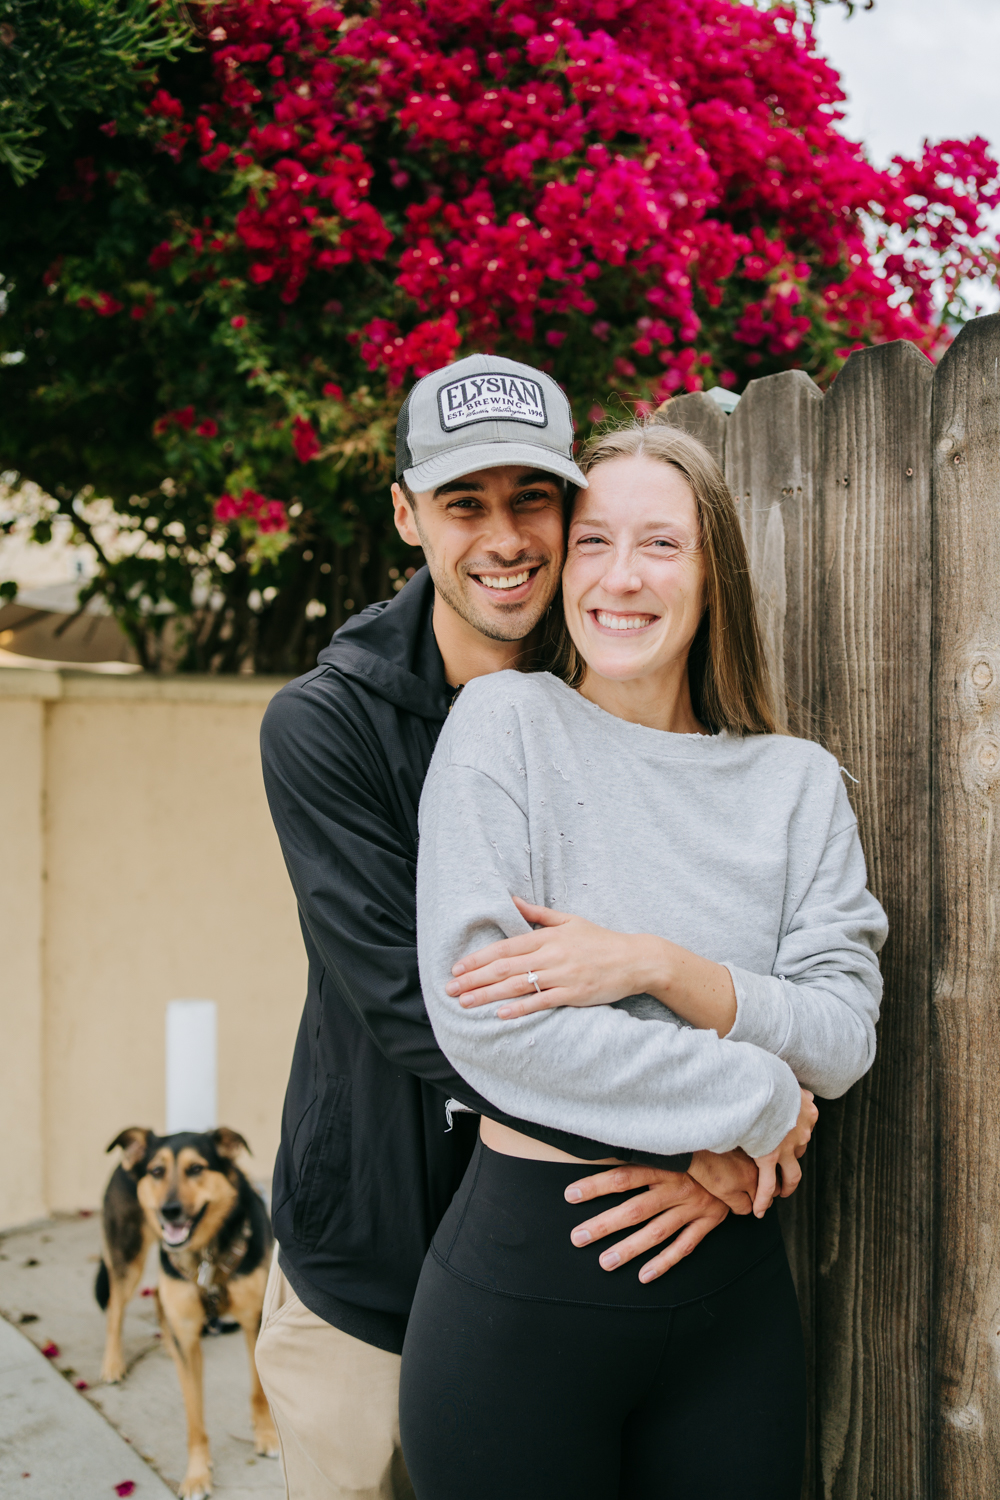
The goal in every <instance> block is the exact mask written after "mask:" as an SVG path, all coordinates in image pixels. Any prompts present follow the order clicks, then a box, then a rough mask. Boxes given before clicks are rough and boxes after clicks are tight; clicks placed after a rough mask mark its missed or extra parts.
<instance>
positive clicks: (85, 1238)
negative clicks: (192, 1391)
mask: <svg viewBox="0 0 1000 1500" xmlns="http://www.w3.org/2000/svg"><path fill="white" fill-rule="evenodd" d="M100 1245H101V1230H100V1220H99V1218H98V1217H97V1215H96V1214H94V1215H87V1216H82V1215H81V1216H76V1217H69V1216H66V1217H61V1218H56V1219H52V1220H49V1221H47V1222H46V1223H44V1224H40V1225H34V1226H32V1227H31V1228H29V1229H19V1230H13V1231H10V1232H8V1233H7V1234H4V1235H2V1236H0V1313H2V1314H3V1316H4V1318H6V1319H7V1320H8V1323H9V1324H10V1325H13V1326H12V1327H8V1326H5V1325H4V1324H3V1323H2V1322H0V1493H2V1495H3V1497H4V1500H7V1497H8V1496H11V1497H13V1500H20V1497H21V1495H22V1492H23V1496H24V1500H62V1497H63V1496H66V1497H67V1500H68V1497H69V1496H72V1497H73V1500H91V1497H92V1496H93V1497H94V1500H96V1497H98V1496H100V1497H101V1500H112V1497H113V1495H114V1485H116V1484H119V1483H121V1482H122V1481H127V1480H129V1479H131V1480H133V1481H134V1483H135V1486H136V1488H135V1491H134V1494H135V1497H136V1500H145V1497H146V1496H147V1495H148V1496H149V1497H150V1500H153V1497H156V1500H165V1496H166V1495H167V1494H169V1493H170V1492H171V1491H173V1492H174V1493H176V1489H177V1486H178V1485H179V1483H180V1481H181V1479H182V1477H183V1474H184V1468H185V1464H186V1442H185V1428H184V1410H183V1406H182V1404H181V1394H180V1388H179V1386H178V1383H177V1376H176V1373H175V1371H174V1365H173V1361H172V1360H171V1359H170V1357H169V1355H168V1354H167V1352H166V1350H164V1349H162V1348H161V1347H160V1340H159V1334H158V1330H157V1326H156V1312H155V1302H154V1299H153V1298H152V1297H151V1296H147V1297H143V1296H141V1295H139V1296H136V1297H135V1298H134V1299H133V1301H132V1302H131V1303H130V1305H129V1308H128V1311H127V1312H126V1314H125V1336H124V1346H125V1357H126V1359H127V1361H128V1374H127V1376H126V1378H125V1380H124V1381H123V1382H122V1383H121V1385H111V1386H108V1385H101V1384H100V1378H101V1359H102V1356H103V1352H104V1315H103V1313H102V1312H101V1310H100V1308H99V1307H98V1306H97V1303H96V1302H95V1300H94V1277H95V1275H96V1272H97V1265H98V1262H99V1260H100ZM142 1284H143V1287H145V1288H152V1287H154V1286H155V1284H156V1262H155V1254H154V1256H151V1258H150V1263H149V1265H147V1267H146V1274H145V1276H144V1277H143V1283H142ZM28 1340H30V1341H31V1343H33V1344H35V1345H36V1346H37V1347H36V1349H34V1350H33V1349H32V1348H31V1346H30V1344H29V1342H28ZM52 1344H54V1345H55V1346H56V1348H57V1351H58V1352H57V1353H55V1354H54V1355H52V1357H51V1358H49V1359H45V1358H44V1357H43V1356H42V1355H41V1354H40V1353H39V1352H38V1351H39V1350H41V1349H43V1348H46V1347H47V1346H51V1345H52ZM203 1347H204V1356H205V1419H206V1425H207V1427H208V1434H209V1439H210V1441H211V1445H212V1458H213V1461H214V1471H213V1472H214V1480H215V1490H214V1496H215V1500H281V1497H283V1496H284V1493H285V1487H284V1483H283V1481H282V1477H281V1466H280V1464H279V1463H278V1462H276V1461H275V1460H274V1459H266V1458H258V1457H257V1456H256V1455H255V1453H254V1451H253V1433H252V1429H251V1426H250V1385H249V1373H248V1369H247V1354H246V1345H245V1343H244V1341H243V1335H242V1334H241V1333H235V1334H228V1335H226V1336H224V1337H222V1338H206V1339H205V1340H204V1343H203ZM50 1354H51V1348H50ZM26 1361H27V1362H26ZM78 1385H82V1386H83V1387H84V1389H83V1390H79V1389H76V1388H75V1387H77V1386H78ZM18 1393H21V1394H18ZM18 1403H20V1405H19V1404H18ZM38 1403H40V1405H38ZM36 1406H37V1412H36V1411H35V1407H36ZM33 1412H34V1413H35V1414H34V1415H33ZM74 1414H75V1415H74ZM74 1424H75V1425H74ZM67 1433H72V1434H73V1436H72V1437H71V1438H70V1439H68V1440H67V1441H66V1442H63V1435H64V1434H67ZM60 1455H62V1457H60ZM122 1455H124V1458H126V1459H127V1460H128V1463H126V1465H125V1467H124V1468H122V1461H123V1459H122ZM57 1461H58V1462H59V1463H62V1462H66V1461H69V1462H70V1463H71V1468H70V1469H68V1470H67V1471H66V1473H67V1476H68V1478H69V1480H70V1481H71V1483H72V1488H66V1487H64V1488H62V1489H60V1488H59V1487H58V1484H59V1483H61V1482H62V1481H61V1480H60V1479H59V1477H58V1471H57V1468H53V1469H52V1470H51V1472H50V1470H49V1469H48V1468H45V1469H44V1473H45V1476H46V1477H45V1481H44V1484H42V1483H38V1484H35V1487H34V1488H29V1485H32V1484H34V1475H35V1474H36V1473H39V1474H40V1473H42V1472H43V1469H42V1467H40V1466H41V1465H46V1464H49V1463H50V1462H51V1463H53V1464H57ZM88 1465H92V1466H95V1467H93V1475H91V1469H90V1468H88ZM25 1472H27V1473H30V1474H32V1480H30V1481H29V1480H27V1479H23V1480H22V1479H21V1477H20V1476H21V1474H22V1473H25ZM85 1476H86V1477H85ZM88 1486H89V1487H88ZM143 1486H145V1488H144V1487H143ZM166 1486H169V1489H168V1488H166Z"/></svg>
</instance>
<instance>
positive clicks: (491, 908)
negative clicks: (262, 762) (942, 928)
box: [417, 672, 887, 1156]
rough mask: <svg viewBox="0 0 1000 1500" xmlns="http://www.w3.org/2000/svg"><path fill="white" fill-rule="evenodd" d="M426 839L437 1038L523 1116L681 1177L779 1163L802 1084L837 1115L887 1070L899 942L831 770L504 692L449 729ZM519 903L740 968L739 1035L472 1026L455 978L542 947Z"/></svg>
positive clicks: (567, 698) (769, 738)
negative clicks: (666, 1165)
mask: <svg viewBox="0 0 1000 1500" xmlns="http://www.w3.org/2000/svg"><path fill="white" fill-rule="evenodd" d="M419 829H420V842H419V852H418V861H417V948H418V956H419V963H420V980H421V988H422V990H423V996H424V1002H425V1004H426V1007H427V1012H428V1016H429V1018H430V1021H431V1025H432V1027H433V1029H434V1035H435V1037H436V1038H437V1041H438V1044H439V1045H440V1047H441V1050H442V1051H443V1052H444V1054H445V1055H446V1057H447V1058H448V1059H449V1061H450V1062H451V1063H452V1065H453V1066H454V1068H455V1069H456V1071H457V1072H458V1073H460V1074H461V1076H462V1077H463V1078H465V1079H466V1080H467V1081H468V1083H469V1084H471V1086H472V1087H473V1088H474V1089H476V1090H477V1091H478V1092H479V1093H480V1094H481V1095H482V1096H483V1097H484V1098H486V1099H488V1100H490V1102H491V1103H493V1104H495V1105H496V1106H497V1107H498V1108H499V1109H501V1110H503V1111H504V1112H505V1113H506V1114H509V1115H513V1116H517V1117H520V1118H521V1119H524V1120H530V1121H534V1122H538V1123H539V1124H543V1125H547V1126H550V1127H553V1128H558V1129H561V1130H566V1131H572V1132H574V1133H576V1134H580V1135H587V1136H590V1137H592V1138H593V1139H594V1140H597V1141H602V1142H605V1141H606V1142H608V1143H609V1144H610V1143H611V1142H617V1143H618V1144H619V1145H624V1146H627V1147H630V1148H634V1149H636V1150H642V1151H650V1152H656V1153H660V1154H664V1155H670V1154H675V1153H681V1152H685V1151H696V1150H699V1149H705V1150H710V1151H727V1150H730V1149H732V1148H733V1147H736V1146H742V1147H743V1148H744V1149H745V1150H746V1151H747V1152H749V1154H750V1155H751V1156H762V1155H765V1154H766V1153H767V1152H769V1151H772V1150H774V1148H775V1147H776V1146H777V1145H778V1143H779V1142H780V1141H781V1140H782V1138H783V1137H784V1136H785V1135H786V1134H787V1132H788V1131H789V1130H790V1129H791V1128H792V1126H793V1125H794V1123H795V1120H796V1118H797V1116H798V1110H799V1084H800V1083H801V1084H802V1085H803V1086H804V1087H806V1088H810V1089H812V1090H813V1091H814V1092H815V1093H817V1094H819V1095H821V1096H822V1097H825V1098H836V1097H838V1096H839V1095H840V1094H843V1093H844V1092H845V1091H846V1090H847V1089H849V1088H850V1086H851V1085H852V1084H853V1083H854V1082H856V1081H857V1079H859V1078H860V1077H861V1076H862V1075H863V1074H864V1073H865V1072H866V1071H867V1070H868V1068H869V1067H870V1066H871V1064H872V1060H873V1058H874V1055H875V1023H876V1021H877V1019H878V1009H879V1002H880V999H881V992H882V983H881V976H880V974H879V967H878V959H877V957H876V955H877V953H878V951H879V949H880V948H881V946H882V944H883V942H884V941H885V937H886V931H887V926H886V919H885V914H884V912H883V911H882V908H881V907H880V906H879V904H878V902H877V901H876V900H875V898H874V896H872V895H871V893H870V892H869V891H868V889H867V879H866V871H865V861H864V855H863V853H862V850H861V844H860V841H859V839H858V832H857V824H856V820H855V817H854V814H853V812H852V810H851V806H850V803H849V802H848V799H847V795H846V792H845V790H844V785H843V782H842V780H841V776H840V772H839V768H838V766H837V762H836V761H835V760H834V758H833V757H832V756H831V755H829V754H828V753H827V752H826V751H825V750H823V749H821V747H820V746H818V745H815V744H813V743H811V742H810V741H808V740H801V739H794V738H791V737H790V736H786V735H748V736H745V737H738V736H735V735H731V734H728V733H725V732H724V733H720V734H717V735H686V734H685V735H681V734H669V733H667V732H665V731H662V730H657V729H649V728H647V727H645V726H644V725H641V724H631V723H629V722H627V721H626V720H624V719H619V718H616V717H615V716H614V715H612V714H609V713H606V712H605V711H604V710H603V709H600V708H598V707H597V706H596V705H595V704H592V703H590V702H588V700H587V699H585V698H583V697H581V696H580V694H579V693H577V692H576V691H574V690H573V689H571V688H568V687H567V686H566V685H565V684H564V683H563V682H561V681H559V680H558V679H557V678H555V677H552V676H550V675H549V674H548V673H533V674H524V673H518V672H499V673H495V674H493V675H491V676H488V677H482V678H477V679H476V680H475V681H473V682H471V683H470V684H469V685H468V686H467V687H466V688H465V690H464V691H463V693H462V696H461V698H460V699H459V700H458V702H457V703H456V705H455V707H454V709H453V710H452V712H451V714H450V716H449V719H448V721H447V723H446V725H445V727H444V730H443V731H442V733H441V736H440V739H439V740H438V743H437V748H436V750H435V752H434V756H433V759H432V761H431V765H430V769H429V771H428V775H427V779H426V782H425V784H424V789H423V795H422V797H421V801H420V812H419ZM513 895H518V896H521V897H523V898H524V899H525V900H527V901H531V902H534V903H536V904H538V905H544V906H549V907H552V908H555V909H557V910H560V911H565V912H570V913H573V914H575V915H578V916H581V917H585V918H586V919H587V920H588V921H591V922H595V923H598V924H599V925H600V926H603V927H608V928H611V929H614V930H617V931H619V932H634V933H654V934H656V935H658V936H660V937H664V938H669V939H670V940H671V941H672V942H675V943H678V944H680V945H681V946H682V947H684V948H687V949H689V950H691V951H692V952H694V953H699V954H702V955H703V956H704V957H706V958H710V959H714V960H715V961H716V962H718V963H722V964H725V966H726V967H727V968H728V970H729V972H730V974H731V975H732V978H733V984H734V986H735V990H736V998H737V1015H736V1022H735V1025H734V1027H733V1029H732V1031H730V1033H729V1034H728V1036H726V1037H724V1038H720V1037H719V1036H718V1035H717V1034H716V1032H714V1031H709V1030H699V1029H696V1028H695V1027H692V1026H691V1025H689V1024H688V1023H687V1022H686V1021H684V1020H683V1019H682V1018H681V1017H679V1016H677V1015H675V1014H674V1013H673V1012H672V1011H671V1010H669V1009H668V1008H667V1007H666V1006H665V1005H663V1004H661V1003H660V1002H659V1001H658V1000H656V999H654V998H653V997H652V996H651V995H633V996H630V997H629V998H627V999H624V1000H620V1001H618V1002H617V1003H615V1004H613V1005H599V1006H592V1007H587V1008H577V1007H563V1008H560V1009H558V1010H552V1011H543V1012H541V1013H538V1014H535V1015H530V1016H524V1017H521V1018H519V1019H517V1020H507V1021H501V1020H498V1019H497V1017H496V1009H497V1007H496V1006H495V1005H494V1006H484V1007H479V1008H477V1009H474V1010H464V1009H463V1008H462V1006H461V1005H460V1004H459V1002H458V1000H457V999H455V998H452V997H451V996H449V995H448V994H446V993H445V985H446V984H447V983H448V980H449V979H450V977H451V967H452V965H453V964H454V963H455V962H456V960H458V959H459V958H461V957H464V956H465V955H466V954H468V953H470V952H472V951H473V950H474V949H476V948H481V947H483V946H484V945H485V944H487V943H490V942H495V941H497V940H498V939H500V938H504V937H514V936H517V935H519V934H522V933H524V932H527V931H528V930H529V929H528V926H527V924H526V922H525V921H524V919H523V918H522V917H521V915H520V914H519V912H518V910H517V908H516V907H515V906H514V904H513V902H512V900H511V897H512V896H513ZM539 967H542V966H541V965H539ZM527 968H528V961H527V960H525V969H526V970H527Z"/></svg>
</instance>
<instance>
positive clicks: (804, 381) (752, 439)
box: [725, 370, 823, 1500]
mask: <svg viewBox="0 0 1000 1500" xmlns="http://www.w3.org/2000/svg"><path fill="white" fill-rule="evenodd" d="M822 404H823V396H822V392H821V391H820V390H819V387H818V386H816V385H814V384H813V382H812V381H811V380H810V379H809V377H808V375H806V374H804V373H803V372H802V371H800V370H793V371H786V372H785V373H783V374H781V375H769V376H766V377H765V378H764V379H763V380H753V381H751V382H750V384H749V385H748V386H747V389H746V391H745V392H744V394H743V396H742V398H741V400H740V404H739V406H737V408H736V410H735V411H734V412H733V414H732V415H731V416H730V417H729V419H728V425H727V428H726V447H725V451H726V479H727V481H728V484H729V487H730V489H731V490H732V492H733V494H734V496H735V497H736V500H737V503H738V505H739V508H740V520H741V523H742V526H743V534H744V536H745V537H746V542H747V550H748V551H749V554H750V567H751V571H752V572H753V576H754V585H755V589H756V593H757V599H758V603H759V609H760V619H761V627H762V630H763V634H764V645H765V649H766V651H767V654H768V663H769V665H770V668H771V677H772V682H773V684H774V688H775V704H776V708H777V711H778V718H779V722H780V723H781V725H782V727H784V728H789V729H791V732H792V733H793V734H802V735H808V736H814V735H815V727H816V719H817V709H818V706H819V705H818V701H817V685H818V678H819V641H818V632H817V628H816V616H815V607H816V585H817V581H818V567H817V547H818V544H819V540H820V535H821V532H820V525H819V517H818V514H817V504H818V479H819V475H818V469H819V453H820V436H821V422H822ZM789 710H790V712H789ZM815 1188H816V1178H815V1174H814V1172H813V1171H812V1169H811V1162H810V1161H809V1159H808V1158H807V1161H806V1167H805V1176H804V1180H803V1183H802V1186H801V1187H800V1188H799V1190H798V1192H797V1193H796V1194H795V1195H794V1197H792V1198H790V1199H788V1200H787V1201H786V1202H784V1203H782V1205H781V1210H780V1212H781V1218H782V1227H783V1230H784V1235H785V1243H786V1245H787V1247H788V1258H789V1261H790V1263H791V1267H792V1274H793V1276H794V1278H795V1288H796V1291H797V1292H798V1297H799V1306H800V1307H801V1309H802V1324H803V1331H804V1333H805V1342H806V1368H807V1370H808V1372H809V1387H808V1394H809V1417H808V1429H807V1430H808V1442H807V1449H806V1476H807V1477H806V1485H805V1488H804V1491H803V1494H804V1500H812V1497H813V1495H814V1493H815V1486H814V1474H815V1468H816V1446H815V1443H816V1399H815V1396H816V1341H815V1307H814V1302H815V1241H816V1237H815V1211H816V1192H815Z"/></svg>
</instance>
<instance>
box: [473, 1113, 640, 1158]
mask: <svg viewBox="0 0 1000 1500" xmlns="http://www.w3.org/2000/svg"><path fill="white" fill-rule="evenodd" d="M479 1134H480V1136H481V1137H482V1140H483V1144H484V1145H486V1146H489V1148H490V1150H491V1151H498V1152H499V1153H500V1155H501V1156H521V1157H523V1158H524V1160H525V1161H578V1162H579V1163H580V1165H581V1166H584V1167H617V1166H620V1165H621V1158H620V1157H617V1156H601V1157H599V1158H598V1159H597V1160H596V1161H585V1160H584V1158H583V1157H581V1156H570V1154H569V1152H568V1151H560V1150H559V1148H558V1147H557V1146H547V1145H546V1143H545V1142H544V1141H536V1140H533V1139H532V1137H531V1136H530V1135H522V1134H521V1132H520V1131H519V1130H511V1128H510V1126H509V1125H500V1124H498V1123H497V1121H496V1120H489V1119H487V1117H486V1116H485V1115H483V1117H482V1119H481V1120H480V1122H479Z"/></svg>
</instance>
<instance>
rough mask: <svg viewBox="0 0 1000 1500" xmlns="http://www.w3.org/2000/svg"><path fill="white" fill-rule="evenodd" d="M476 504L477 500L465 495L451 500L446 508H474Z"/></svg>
mask: <svg viewBox="0 0 1000 1500" xmlns="http://www.w3.org/2000/svg"><path fill="white" fill-rule="evenodd" d="M478 504H479V501H478V500H473V499H472V497H471V496H466V498H465V499H464V500H452V502H451V504H450V505H449V506H448V509H449V510H475V508H476V506H477V505H478Z"/></svg>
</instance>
